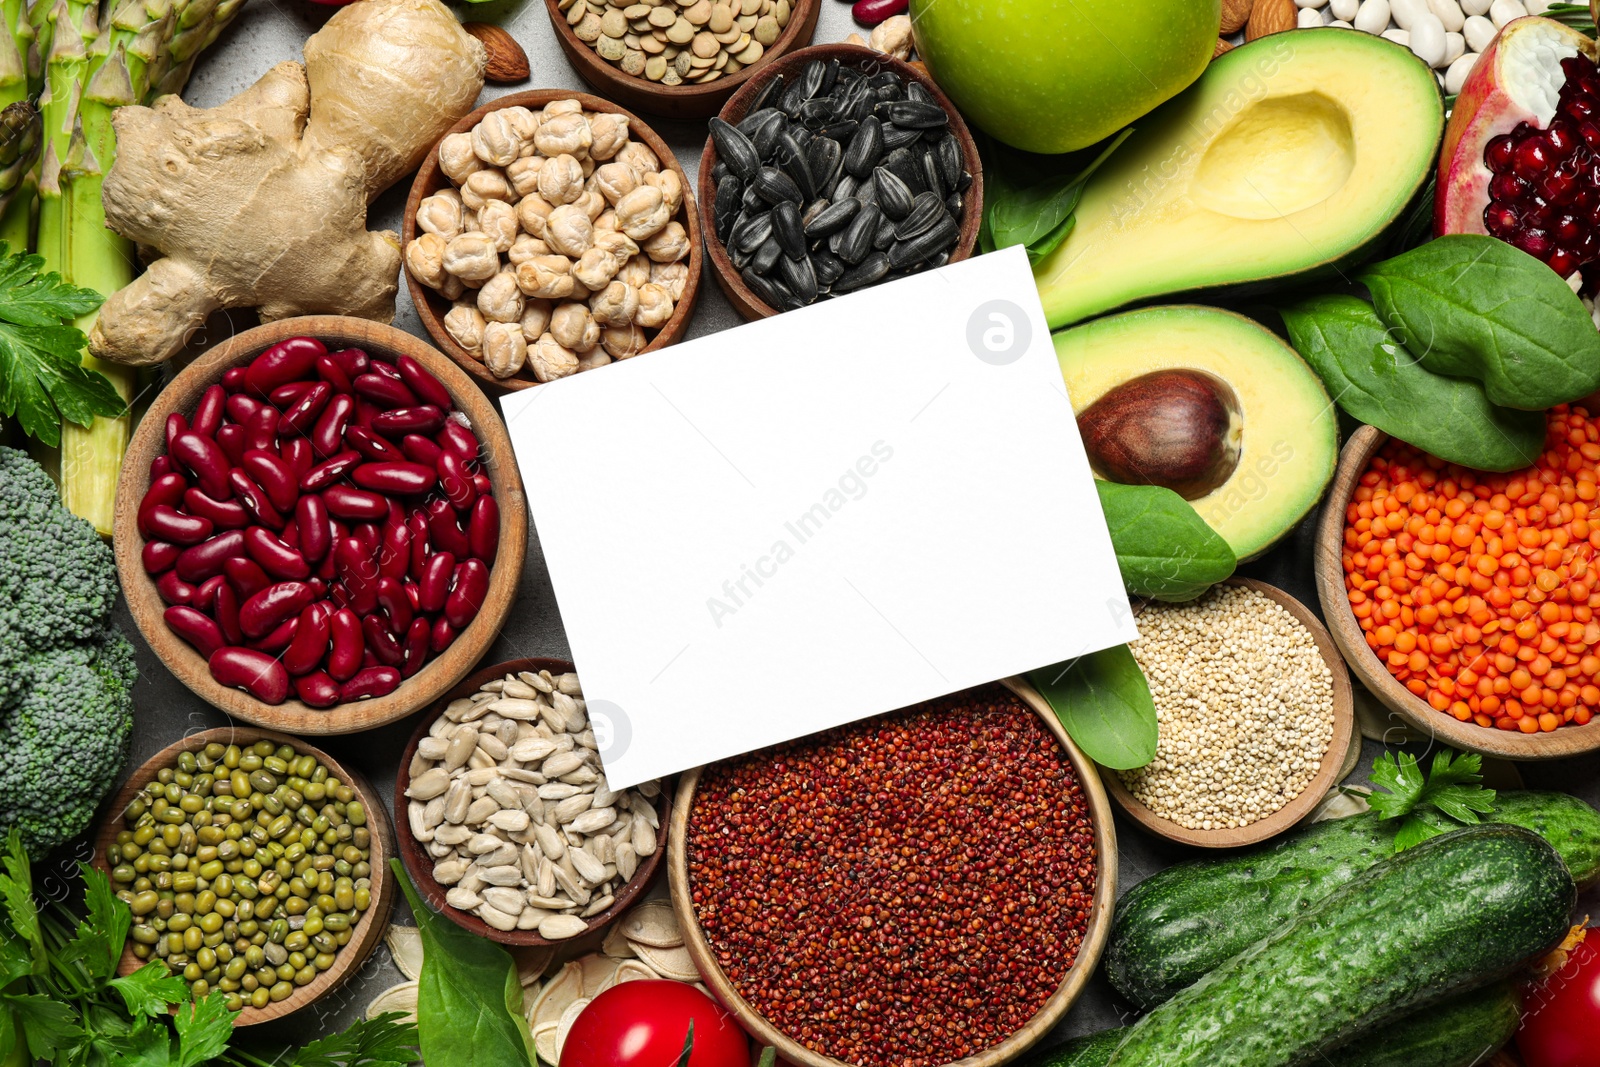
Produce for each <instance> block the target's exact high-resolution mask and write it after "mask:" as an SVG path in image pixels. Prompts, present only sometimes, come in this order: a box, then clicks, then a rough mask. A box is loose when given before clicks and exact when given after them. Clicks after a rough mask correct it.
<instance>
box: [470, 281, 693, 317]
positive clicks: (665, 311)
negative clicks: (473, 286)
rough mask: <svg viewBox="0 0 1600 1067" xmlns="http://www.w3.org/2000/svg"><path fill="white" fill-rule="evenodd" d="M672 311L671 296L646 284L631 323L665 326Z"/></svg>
mask: <svg viewBox="0 0 1600 1067" xmlns="http://www.w3.org/2000/svg"><path fill="white" fill-rule="evenodd" d="M491 284H492V283H491ZM673 309H674V304H673V300H672V295H671V294H670V293H668V292H667V291H666V289H665V288H663V287H662V286H659V285H657V284H655V283H654V282H647V283H645V284H644V285H642V286H640V287H639V308H638V310H637V311H636V312H635V313H634V316H633V321H634V322H635V323H637V324H638V325H640V326H650V327H657V326H665V325H666V324H667V320H668V319H670V318H672V312H673Z"/></svg>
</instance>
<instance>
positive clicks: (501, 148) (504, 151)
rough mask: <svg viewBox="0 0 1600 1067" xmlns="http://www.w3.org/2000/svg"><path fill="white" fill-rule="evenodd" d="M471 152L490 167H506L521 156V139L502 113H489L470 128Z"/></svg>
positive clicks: (508, 119)
mask: <svg viewBox="0 0 1600 1067" xmlns="http://www.w3.org/2000/svg"><path fill="white" fill-rule="evenodd" d="M472 150H473V152H474V153H476V154H477V157H478V158H479V159H481V160H483V161H484V162H485V163H487V164H489V165H490V166H491V167H506V166H510V165H511V161H512V160H514V159H516V158H517V157H518V156H519V155H521V154H522V137H521V135H520V134H518V133H517V130H516V127H515V126H513V125H512V122H511V117H510V116H509V115H507V114H506V113H505V112H504V111H503V110H502V111H491V112H489V113H488V114H487V115H485V116H484V117H483V119H482V120H481V121H480V122H479V123H478V124H477V125H476V126H474V127H472Z"/></svg>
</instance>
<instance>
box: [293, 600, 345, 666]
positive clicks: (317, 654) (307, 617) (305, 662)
mask: <svg viewBox="0 0 1600 1067" xmlns="http://www.w3.org/2000/svg"><path fill="white" fill-rule="evenodd" d="M332 616H333V609H331V608H330V607H329V606H328V605H327V603H326V602H320V603H316V604H310V605H308V606H307V607H306V608H305V610H304V611H302V612H300V625H299V627H298V628H297V629H296V630H295V632H294V640H293V641H292V642H290V644H289V647H288V648H287V649H285V650H284V653H283V666H284V669H285V670H287V671H288V672H289V673H290V674H293V675H301V674H310V673H311V672H312V671H314V670H316V669H317V668H318V667H320V666H322V660H323V658H324V657H326V656H327V654H328V641H329V638H330V636H331V634H332V632H333V629H332V624H331V623H330V622H329V620H330V619H331V618H332Z"/></svg>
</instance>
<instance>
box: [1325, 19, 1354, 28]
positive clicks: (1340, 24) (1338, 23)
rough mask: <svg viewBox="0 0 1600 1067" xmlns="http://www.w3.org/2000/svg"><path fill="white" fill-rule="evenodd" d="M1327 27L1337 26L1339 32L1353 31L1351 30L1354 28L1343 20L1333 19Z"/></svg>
mask: <svg viewBox="0 0 1600 1067" xmlns="http://www.w3.org/2000/svg"><path fill="white" fill-rule="evenodd" d="M1328 25H1330V26H1337V27H1339V28H1340V29H1341V30H1353V29H1355V27H1354V26H1352V25H1350V24H1349V23H1348V22H1346V21H1345V20H1344V19H1334V20H1333V21H1332V22H1330V23H1328Z"/></svg>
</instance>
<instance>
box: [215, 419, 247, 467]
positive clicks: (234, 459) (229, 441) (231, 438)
mask: <svg viewBox="0 0 1600 1067" xmlns="http://www.w3.org/2000/svg"><path fill="white" fill-rule="evenodd" d="M245 436H246V435H245V431H244V427H243V426H240V425H238V424H237V423H229V424H227V425H226V426H220V427H218V428H217V447H218V448H220V449H222V454H223V455H224V456H227V457H228V466H230V467H237V466H238V465H239V461H240V460H242V459H244V450H245Z"/></svg>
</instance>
